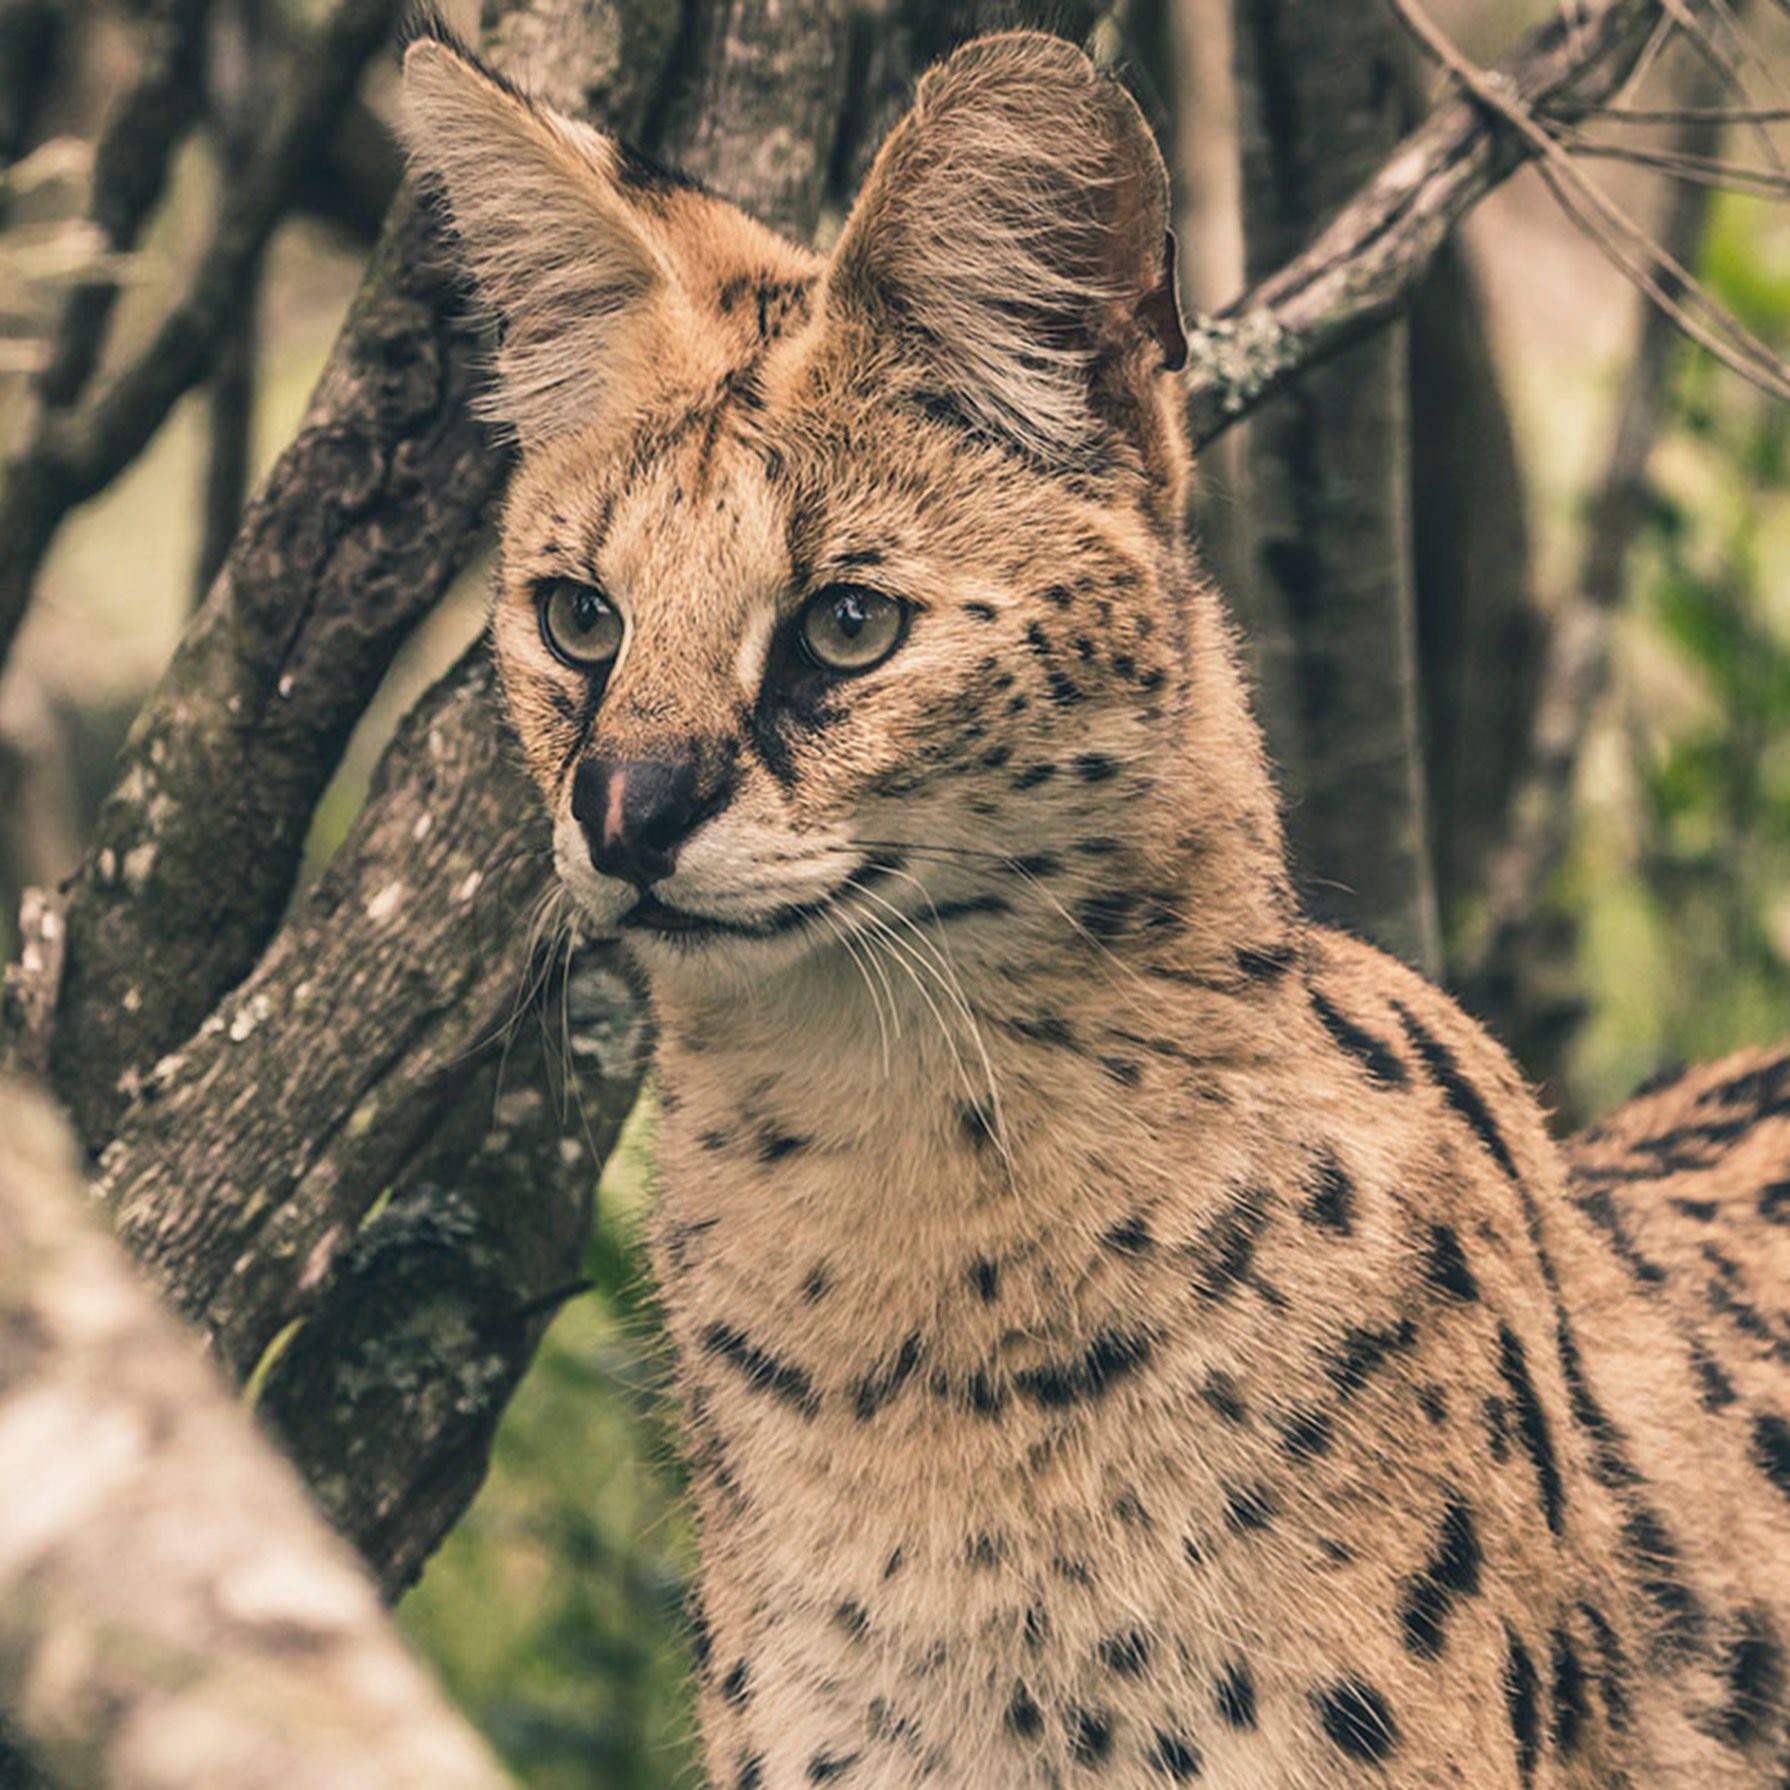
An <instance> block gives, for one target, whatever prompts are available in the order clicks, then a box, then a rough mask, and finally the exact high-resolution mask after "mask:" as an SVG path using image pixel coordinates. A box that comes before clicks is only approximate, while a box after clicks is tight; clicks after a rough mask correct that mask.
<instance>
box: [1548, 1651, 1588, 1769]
mask: <svg viewBox="0 0 1790 1790" xmlns="http://www.w3.org/2000/svg"><path fill="white" fill-rule="evenodd" d="M1552 1650H1553V1664H1554V1721H1553V1729H1552V1732H1553V1737H1554V1750H1555V1751H1556V1752H1557V1753H1559V1754H1560V1755H1561V1756H1562V1757H1563V1758H1565V1757H1569V1756H1570V1755H1571V1754H1573V1753H1574V1752H1576V1751H1577V1750H1578V1746H1579V1742H1580V1741H1581V1739H1583V1737H1584V1732H1585V1723H1586V1721H1587V1720H1588V1719H1589V1717H1590V1714H1591V1708H1590V1705H1589V1704H1588V1703H1587V1702H1586V1701H1585V1668H1584V1667H1583V1666H1582V1665H1580V1663H1579V1654H1578V1649H1577V1648H1575V1647H1574V1646H1573V1641H1572V1636H1571V1635H1569V1634H1568V1633H1567V1632H1566V1630H1565V1629H1564V1628H1557V1629H1555V1630H1554V1635H1553V1641H1552Z"/></svg>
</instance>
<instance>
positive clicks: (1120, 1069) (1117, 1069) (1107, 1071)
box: [1100, 1057, 1144, 1088]
mask: <svg viewBox="0 0 1790 1790" xmlns="http://www.w3.org/2000/svg"><path fill="white" fill-rule="evenodd" d="M1100 1068H1101V1071H1102V1073H1103V1074H1104V1075H1105V1076H1106V1078H1107V1080H1108V1081H1110V1082H1114V1083H1116V1084H1117V1085H1118V1086H1119V1087H1121V1088H1135V1087H1136V1086H1137V1085H1138V1083H1139V1082H1141V1081H1142V1080H1143V1078H1144V1072H1143V1070H1141V1069H1140V1068H1139V1067H1138V1066H1137V1064H1135V1063H1133V1062H1131V1061H1129V1060H1128V1059H1127V1058H1125V1057H1102V1058H1100Z"/></svg>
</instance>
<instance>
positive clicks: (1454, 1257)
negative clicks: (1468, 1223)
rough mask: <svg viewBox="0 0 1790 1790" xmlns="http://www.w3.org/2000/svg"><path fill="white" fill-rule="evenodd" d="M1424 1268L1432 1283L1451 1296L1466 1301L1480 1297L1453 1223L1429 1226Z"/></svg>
mask: <svg viewBox="0 0 1790 1790" xmlns="http://www.w3.org/2000/svg"><path fill="white" fill-rule="evenodd" d="M1424 1272H1425V1273H1426V1274H1427V1275H1428V1277H1429V1283H1430V1285H1431V1286H1433V1287H1434V1288H1436V1290H1437V1291H1438V1292H1442V1293H1446V1294H1448V1295H1449V1297H1450V1298H1452V1299H1459V1300H1460V1301H1462V1303H1463V1304H1465V1303H1468V1302H1470V1301H1472V1300H1474V1299H1477V1298H1478V1297H1479V1282H1478V1281H1477V1280H1476V1279H1475V1278H1474V1275H1473V1270H1472V1269H1471V1268H1469V1267H1468V1266H1467V1254H1466V1251H1465V1250H1463V1249H1462V1248H1461V1240H1460V1238H1459V1237H1458V1236H1457V1235H1456V1234H1455V1232H1454V1228H1453V1226H1452V1225H1446V1224H1433V1225H1431V1226H1430V1248H1429V1259H1428V1261H1427V1263H1426V1265H1425V1269H1424Z"/></svg>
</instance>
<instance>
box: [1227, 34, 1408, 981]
mask: <svg viewBox="0 0 1790 1790" xmlns="http://www.w3.org/2000/svg"><path fill="white" fill-rule="evenodd" d="M1235 18H1236V29H1237V51H1238V54H1237V92H1238V100H1239V104H1238V111H1239V119H1240V129H1239V138H1240V141H1241V147H1242V172H1243V183H1244V203H1243V223H1244V244H1245V248H1246V250H1247V266H1248V269H1249V271H1250V273H1251V274H1252V275H1259V274H1261V273H1262V272H1264V271H1265V270H1267V269H1271V268H1274V267H1277V266H1279V265H1281V264H1282V263H1283V262H1284V261H1285V259H1286V257H1287V256H1288V255H1289V254H1291V253H1293V252H1294V251H1295V250H1296V249H1297V248H1298V246H1299V244H1300V243H1301V242H1302V241H1304V240H1305V239H1306V238H1307V237H1308V236H1309V235H1310V233H1311V230H1312V229H1313V228H1314V227H1315V225H1316V224H1317V223H1318V222H1319V221H1321V220H1322V219H1323V218H1324V217H1325V216H1327V215H1328V214H1329V213H1330V212H1332V211H1333V210H1334V209H1335V207H1336V205H1337V204H1338V203H1339V202H1341V201H1343V200H1344V199H1346V198H1347V196H1348V194H1349V193H1350V192H1351V191H1352V190H1353V188H1354V187H1355V185H1356V184H1357V182H1358V181H1359V180H1360V179H1361V178H1362V176H1363V175H1364V174H1366V173H1367V172H1368V171H1369V170H1371V169H1374V168H1376V167H1379V166H1381V165H1382V164H1383V161H1384V158H1385V156H1386V154H1387V152H1388V150H1389V149H1390V148H1391V146H1392V145H1393V144H1394V143H1395V142H1396V141H1397V134H1398V131H1399V129H1400V126H1401V124H1402V122H1403V120H1402V118H1401V116H1400V114H1401V112H1402V109H1403V106H1402V99H1403V94H1402V89H1403V82H1402V80H1401V79H1400V75H1401V69H1400V60H1399V59H1400V55H1401V52H1402V50H1403V44H1402V42H1401V40H1400V38H1399V36H1398V34H1397V31H1396V29H1395V28H1394V26H1393V25H1392V23H1391V21H1390V20H1389V19H1387V17H1386V16H1385V14H1384V12H1383V11H1382V9H1381V3H1380V0H1328V3H1327V4H1326V5H1324V6H1322V7H1316V8H1314V7H1309V6H1305V5H1302V4H1300V0H1238V4H1237V6H1236V8H1235ZM1407 350H1408V342H1407V332H1406V328H1405V324H1404V320H1403V319H1402V318H1401V319H1398V320H1396V321H1394V322H1393V323H1392V324H1391V325H1390V326H1389V327H1388V328H1386V329H1383V330H1381V331H1380V332H1379V333H1378V334H1376V335H1375V336H1374V338H1373V339H1372V340H1371V341H1365V342H1359V343H1356V344H1355V345H1354V346H1353V347H1351V348H1350V349H1349V350H1348V351H1347V353H1344V354H1339V355H1337V356H1335V357H1334V358H1332V359H1330V360H1329V361H1327V362H1326V363H1325V364H1323V365H1322V366H1318V367H1314V368H1312V369H1310V370H1309V371H1308V373H1307V375H1306V377H1305V378H1303V379H1302V380H1301V381H1300V383H1299V386H1298V389H1297V390H1295V391H1291V392H1287V393H1284V394H1282V395H1281V396H1280V397H1279V398H1278V399H1276V400H1275V401H1274V402H1273V403H1271V404H1268V405H1266V406H1265V407H1264V408H1263V409H1262V410H1261V411H1260V412H1259V413H1258V414H1257V416H1256V417H1255V419H1254V421H1253V422H1252V424H1251V427H1250V431H1249V438H1248V441H1247V444H1246V446H1245V449H1244V467H1245V471H1246V478H1247V490H1248V493H1249V502H1248V510H1249V514H1248V517H1247V519H1246V520H1245V522H1244V524H1243V527H1242V532H1243V533H1244V535H1245V536H1246V537H1247V538H1248V539H1249V542H1250V552H1249V553H1248V556H1247V576H1245V577H1244V578H1243V579H1242V580H1241V585H1242V588H1241V589H1240V590H1239V592H1238V593H1237V595H1238V599H1239V603H1240V607H1241V608H1242V610H1243V613H1244V615H1245V616H1246V618H1247V621H1248V624H1249V625H1248V626H1247V627H1246V630H1245V631H1246V633H1247V634H1248V636H1249V637H1250V640H1251V642H1252V645H1253V646H1254V648H1255V658H1256V663H1257V665H1258V666H1259V668H1260V673H1261V684H1262V692H1263V696H1264V699H1265V700H1264V705H1263V706H1264V719H1265V722H1266V725H1267V729H1268V739H1269V746H1270V752H1271V755H1272V756H1273V758H1274V759H1275V761H1276V763H1277V764H1279V765H1280V766H1281V768H1282V772H1283V778H1284V782H1285V787H1286V792H1287V798H1288V799H1287V826H1288V839H1289V844H1290V846H1291V850H1292V858H1293V865H1294V869H1295V872H1296V874H1297V876H1298V878H1299V881H1300V883H1301V885H1302V887H1303V889H1304V892H1305V897H1306V900H1307V903H1308V905H1309V906H1310V908H1311V909H1312V911H1313V912H1314V913H1316V914H1317V915H1318V916H1320V917H1321V918H1323V919H1326V920H1331V921H1336V922H1339V923H1341V924H1344V925H1348V926H1350V927H1352V928H1354V929H1355V930H1357V931H1361V932H1364V933H1365V934H1366V935H1367V936H1368V937H1370V938H1373V939H1375V940H1376V941H1377V942H1378V943H1380V944H1382V945H1384V946H1385V947H1386V948H1387V949H1388V950H1390V951H1392V952H1393V953H1394V954H1395V955H1397V956H1399V957H1401V958H1403V959H1404V960H1405V961H1406V962H1408V963H1412V964H1415V965H1417V966H1418V967H1419V968H1421V969H1423V970H1425V971H1427V972H1428V973H1429V974H1431V975H1435V974H1438V973H1439V972H1440V969H1441V948H1440V937H1439V926H1438V923H1437V914H1436V891H1435V877H1434V867H1433V859H1432V854H1431V850H1430V841H1429V805H1428V800H1427V796H1426V792H1425V787H1424V763H1423V757H1422V752H1421V749H1420V744H1419V729H1418V677H1417V639H1416V590H1415V568H1414V562H1413V540H1412V528H1411V464H1410V454H1411V439H1410V437H1411V424H1410V389H1409V369H1408V365H1407Z"/></svg>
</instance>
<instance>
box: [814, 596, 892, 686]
mask: <svg viewBox="0 0 1790 1790" xmlns="http://www.w3.org/2000/svg"><path fill="white" fill-rule="evenodd" d="M906 632H907V607H906V605H905V604H903V603H899V602H897V601H896V600H895V598H893V597H885V596H884V595H883V594H882V592H881V591H874V590H866V589H865V588H864V587H863V586H862V585H861V584H829V585H828V586H827V587H826V589H825V590H822V591H818V592H816V593H815V595H814V596H812V597H810V598H809V599H808V606H807V608H805V609H804V610H803V611H802V646H803V649H804V650H805V651H806V652H807V654H808V657H809V658H810V659H812V660H813V661H814V662H815V664H816V665H820V666H823V667H824V668H825V669H826V670H828V671H837V672H840V673H843V674H848V675H849V674H851V673H855V672H859V671H868V670H870V668H871V667H872V666H873V665H880V664H881V663H882V662H883V660H885V659H886V658H888V656H889V655H890V654H891V653H892V652H894V650H895V649H896V647H898V646H899V645H900V644H901V637H902V636H903V635H904V634H905V633H906Z"/></svg>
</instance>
